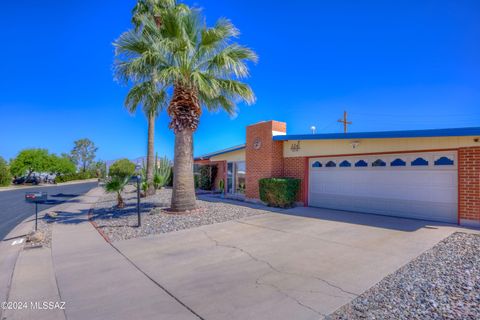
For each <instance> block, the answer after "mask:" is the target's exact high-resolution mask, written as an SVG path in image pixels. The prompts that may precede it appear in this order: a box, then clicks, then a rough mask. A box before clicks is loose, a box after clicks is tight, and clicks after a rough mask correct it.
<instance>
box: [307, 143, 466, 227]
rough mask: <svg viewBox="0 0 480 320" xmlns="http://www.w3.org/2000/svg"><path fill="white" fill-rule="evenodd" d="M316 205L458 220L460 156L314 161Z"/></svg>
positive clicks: (311, 184)
mask: <svg viewBox="0 0 480 320" xmlns="http://www.w3.org/2000/svg"><path fill="white" fill-rule="evenodd" d="M309 166H310V170H309V171H310V176H309V196H308V202H309V205H310V206H314V207H323V208H332V209H339V210H348V211H358V212H366V213H376V214H383V215H390V216H399V217H407V218H416V219H426V220H434V221H443V222H452V223H456V222H457V203H458V199H457V192H458V188H457V183H458V182H457V157H456V152H429V153H408V154H395V155H377V156H355V157H335V158H313V159H310V161H309Z"/></svg>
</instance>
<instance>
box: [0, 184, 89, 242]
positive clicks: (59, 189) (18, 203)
mask: <svg viewBox="0 0 480 320" xmlns="http://www.w3.org/2000/svg"><path fill="white" fill-rule="evenodd" d="M96 186H97V182H87V183H78V184H69V185H61V186H48V187H43V186H40V187H31V188H19V189H16V190H9V191H0V239H3V238H4V237H5V236H6V235H7V234H8V233H9V232H10V230H12V229H13V228H15V226H16V225H17V224H19V223H20V222H22V221H23V220H24V219H25V218H27V217H29V216H30V215H32V214H35V205H34V204H32V203H27V202H25V193H26V192H31V191H43V192H47V193H48V201H47V202H46V203H45V204H39V207H38V211H41V210H44V209H48V208H50V207H52V206H55V205H58V204H60V203H62V202H65V201H67V200H69V199H71V198H74V197H77V196H80V195H82V194H85V193H86V192H87V191H89V190H90V189H92V188H94V187H96Z"/></svg>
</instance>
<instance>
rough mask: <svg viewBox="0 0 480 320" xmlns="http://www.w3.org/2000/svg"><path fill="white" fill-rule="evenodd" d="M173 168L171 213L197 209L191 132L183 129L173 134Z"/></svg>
mask: <svg viewBox="0 0 480 320" xmlns="http://www.w3.org/2000/svg"><path fill="white" fill-rule="evenodd" d="M174 153H175V154H174V160H173V161H174V166H173V193H172V203H171V207H172V208H171V209H172V211H176V212H179V211H187V210H194V209H196V208H197V203H196V198H195V187H194V183H193V130H191V129H187V128H185V129H183V130H181V131H178V132H176V133H175V150H174Z"/></svg>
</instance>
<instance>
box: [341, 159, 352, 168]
mask: <svg viewBox="0 0 480 320" xmlns="http://www.w3.org/2000/svg"><path fill="white" fill-rule="evenodd" d="M351 166H352V164H351V163H350V162H348V161H347V160H343V161H342V162H340V165H339V167H342V168H347V167H351Z"/></svg>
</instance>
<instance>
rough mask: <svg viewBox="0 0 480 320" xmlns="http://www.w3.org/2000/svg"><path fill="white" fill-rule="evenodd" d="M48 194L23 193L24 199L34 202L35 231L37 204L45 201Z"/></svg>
mask: <svg viewBox="0 0 480 320" xmlns="http://www.w3.org/2000/svg"><path fill="white" fill-rule="evenodd" d="M47 198H48V194H47V193H46V192H27V193H25V201H27V202H31V203H35V231H37V224H38V223H37V222H38V204H39V203H44V202H45V201H47Z"/></svg>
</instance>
